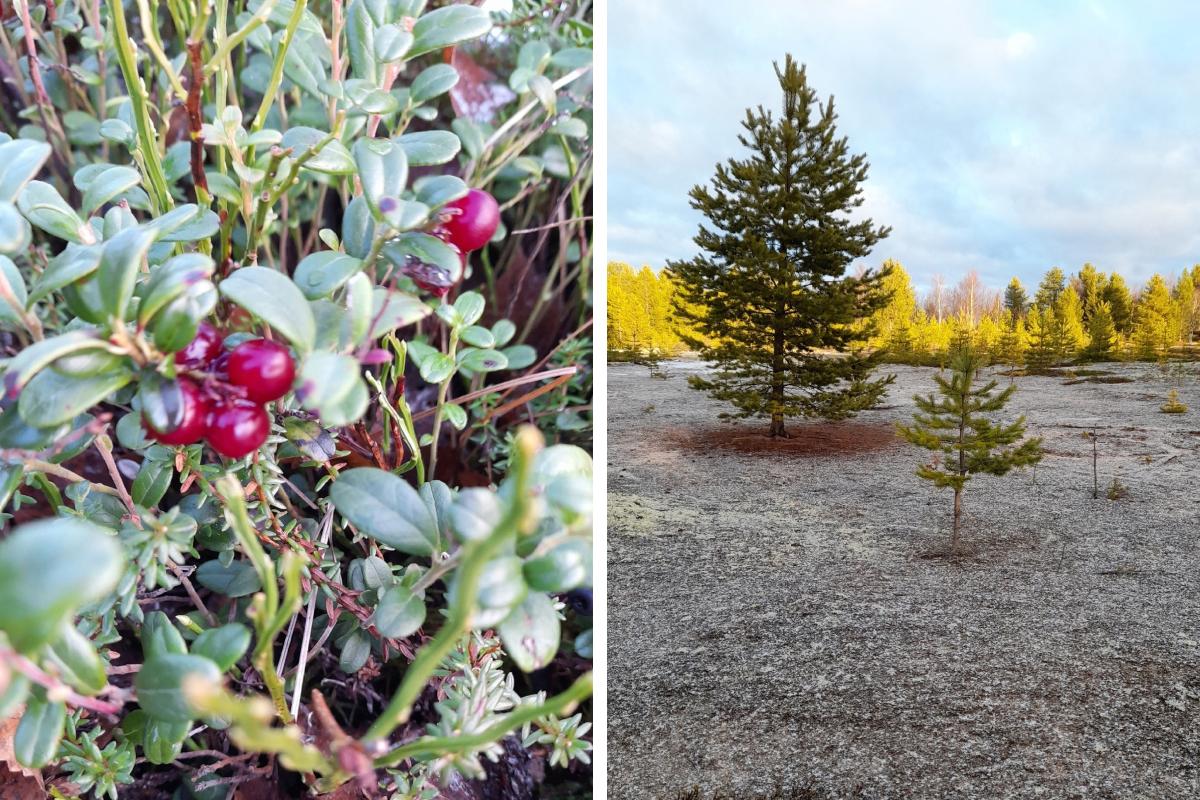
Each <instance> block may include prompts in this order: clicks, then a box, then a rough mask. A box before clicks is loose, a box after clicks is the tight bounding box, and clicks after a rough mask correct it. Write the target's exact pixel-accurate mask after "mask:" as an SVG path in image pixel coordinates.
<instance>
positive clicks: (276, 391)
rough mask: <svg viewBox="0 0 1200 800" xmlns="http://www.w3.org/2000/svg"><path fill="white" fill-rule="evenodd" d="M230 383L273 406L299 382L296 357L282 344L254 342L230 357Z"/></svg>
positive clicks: (259, 340)
mask: <svg viewBox="0 0 1200 800" xmlns="http://www.w3.org/2000/svg"><path fill="white" fill-rule="evenodd" d="M228 369H229V382H230V383H232V384H234V385H235V386H241V387H242V388H244V389H245V390H246V397H248V398H250V399H251V400H253V401H254V402H256V403H269V402H271V401H272V400H277V399H279V398H280V397H283V396H284V395H285V394H287V393H288V390H289V389H291V388H292V382H293V381H294V380H295V379H296V364H295V362H293V361H292V354H291V353H289V352H288V349H287V348H286V347H284V346H283V345H281V344H279V343H278V342H271V341H268V340H266V339H251V340H250V341H248V342H242V343H241V344H239V345H238V346H237V347H235V348H233V352H232V353H230V354H229V364H228Z"/></svg>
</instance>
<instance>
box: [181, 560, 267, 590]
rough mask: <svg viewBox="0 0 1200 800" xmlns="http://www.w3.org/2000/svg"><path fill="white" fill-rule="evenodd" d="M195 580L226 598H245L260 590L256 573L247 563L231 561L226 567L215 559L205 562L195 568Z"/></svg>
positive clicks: (260, 584) (259, 582)
mask: <svg viewBox="0 0 1200 800" xmlns="http://www.w3.org/2000/svg"><path fill="white" fill-rule="evenodd" d="M196 580H197V581H198V582H199V583H200V585H201V586H203V587H204V588H206V589H212V590H213V591H214V592H217V593H218V594H223V595H225V596H226V597H245V596H246V595H249V594H254V593H255V592H257V591H258V590H259V589H261V588H262V581H260V580H259V578H258V572H257V571H256V570H255V569H254V565H253V564H251V563H250V562H249V561H232V562H230V563H229V565H228V566H226V565H224V564H222V563H221V562H220V561H218V560H216V559H214V560H212V561H205V562H204V563H203V564H201V565H200V566H199V567H197V568H196Z"/></svg>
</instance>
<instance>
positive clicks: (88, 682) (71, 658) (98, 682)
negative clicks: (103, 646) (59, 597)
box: [46, 622, 108, 695]
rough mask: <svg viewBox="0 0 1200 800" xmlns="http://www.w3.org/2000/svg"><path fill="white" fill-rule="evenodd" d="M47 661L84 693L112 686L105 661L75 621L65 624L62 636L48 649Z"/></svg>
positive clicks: (71, 684) (70, 683) (70, 684)
mask: <svg viewBox="0 0 1200 800" xmlns="http://www.w3.org/2000/svg"><path fill="white" fill-rule="evenodd" d="M46 661H47V662H49V663H50V664H53V665H54V668H55V669H56V670H58V675H59V677H60V678H62V679H63V680H64V681H65V682H66V683H67V684H68V685H69V686H70V687H71V688H72V689H75V690H76V691H77V692H79V693H80V694H86V695H95V694H99V693H100V691H101V690H102V689H104V687H105V686H107V685H108V676H107V675H106V673H105V669H104V660H103V659H101V658H100V654H99V653H97V652H96V648H95V646H94V645H93V644H92V642H91V640H89V639H88V638H87V637H86V636H84V635H83V634H82V633H80V632H79V630H78V629H76V627H75V626H74V625H72V624H71V623H69V622H68V623H65V624H64V625H63V626H62V632H61V633H60V634H59V637H58V639H56V640H55V641H54V642H52V643H51V644H50V647H49V648H47V649H46Z"/></svg>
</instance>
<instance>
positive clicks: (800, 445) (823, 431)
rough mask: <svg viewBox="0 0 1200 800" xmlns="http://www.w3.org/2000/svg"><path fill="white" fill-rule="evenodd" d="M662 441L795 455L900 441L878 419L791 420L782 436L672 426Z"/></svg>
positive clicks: (839, 452) (762, 430)
mask: <svg viewBox="0 0 1200 800" xmlns="http://www.w3.org/2000/svg"><path fill="white" fill-rule="evenodd" d="M663 440H664V441H665V442H666V443H667V444H668V445H670V446H673V447H677V448H679V449H680V450H690V451H695V452H712V451H714V450H734V451H736V452H739V453H746V454H748V455H766V456H793V457H797V458H814V457H820V456H843V455H859V454H862V453H876V452H879V451H881V450H886V449H888V448H889V447H894V446H895V445H896V444H898V443H899V441H900V440H899V438H897V436H896V429H895V428H893V427H892V426H891V425H887V424H883V423H878V422H799V423H793V424H792V425H791V426H789V428H788V438H786V439H784V438H779V437H775V438H772V437H770V436H767V428H766V425H753V426H751V425H713V426H709V427H703V428H687V427H674V428H667V429H666V430H665V431H664V432H663Z"/></svg>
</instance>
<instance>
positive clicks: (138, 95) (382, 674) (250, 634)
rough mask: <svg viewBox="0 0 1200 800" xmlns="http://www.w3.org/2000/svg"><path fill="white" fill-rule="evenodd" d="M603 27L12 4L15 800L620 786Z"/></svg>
mask: <svg viewBox="0 0 1200 800" xmlns="http://www.w3.org/2000/svg"><path fill="white" fill-rule="evenodd" d="M589 9H590V3H586V2H583V3H576V2H572V1H571V0H567V2H554V3H548V4H545V5H543V4H541V3H536V2H530V0H515V2H514V3H513V4H512V7H511V9H510V10H501V11H489V10H485V9H484V8H481V7H476V6H473V5H470V4H465V3H453V2H425V0H394V1H393V2H388V3H385V2H380V1H379V0H249V2H238V3H226V2H224V0H199V1H198V2H175V0H168V2H167V3H164V4H159V3H158V2H155V1H154V0H129V1H128V2H123V1H122V0H104V2H90V0H47V2H44V3H39V4H35V3H33V2H31V0H14V2H13V3H11V4H6V5H3V6H0V47H2V50H0V67H3V69H2V70H0V122H2V123H3V127H4V130H5V131H7V132H6V133H4V134H0V348H2V351H3V352H2V361H0V369H2V374H3V382H2V387H3V393H2V397H0V522H2V523H3V526H4V535H3V536H2V537H0V795H2V794H4V791H7V790H9V788H10V787H11V790H12V791H13V792H14V793H21V794H17V795H16V796H26V795H25V794H23V793H25V792H27V791H32V790H33V789H31V788H30V787H33V788H34V789H36V790H42V791H47V792H49V793H50V794H51V795H52V796H55V797H111V798H117V797H121V798H157V797H163V798H166V797H173V798H175V797H177V798H194V799H195V800H217V799H218V798H222V799H225V800H228V799H229V798H250V797H253V798H259V797H263V798H283V797H287V798H291V797H300V796H308V795H314V796H322V795H328V796H330V797H333V796H336V797H338V798H351V797H357V796H364V797H377V798H395V799H399V798H433V797H437V796H441V795H452V796H456V797H484V796H495V795H496V793H497V792H499V791H500V789H499V788H498V787H501V786H503V787H504V789H503V791H506V792H511V791H513V789H512V788H511V787H515V786H520V787H525V789H524V790H523V791H528V792H532V791H534V789H533V788H532V787H533V786H534V784H535V783H536V781H537V780H543V779H544V780H545V781H547V782H549V783H564V782H572V783H575V784H579V785H582V786H584V787H586V786H587V785H588V784H590V767H589V766H588V765H589V763H590V761H589V752H590V749H591V745H590V742H589V738H590V722H589V720H588V715H589V707H588V705H587V701H588V698H589V697H590V694H591V685H592V684H591V672H590V661H591V650H592V635H591V594H590V585H591V575H592V558H591V552H592V550H591V547H592V541H591V469H592V466H591V459H590V456H589V454H588V447H589V444H590V430H591V423H590V402H591V397H590V396H591V380H590V361H591V340H590V337H589V335H588V334H589V330H590V324H591V313H592V309H591V292H590V282H591V279H590V274H591V269H590V265H591V252H590V230H591V228H590V212H589V208H590V191H591V174H592V171H591V163H592V153H591V146H590V142H591V100H590V92H591V88H590V87H591V80H590V75H591V23H590V10H589ZM517 773H520V774H517ZM535 776H537V777H536V779H535ZM542 776H544V778H543V777H542ZM546 793H548V792H546ZM509 796H511V795H509ZM518 796H521V795H518Z"/></svg>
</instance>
